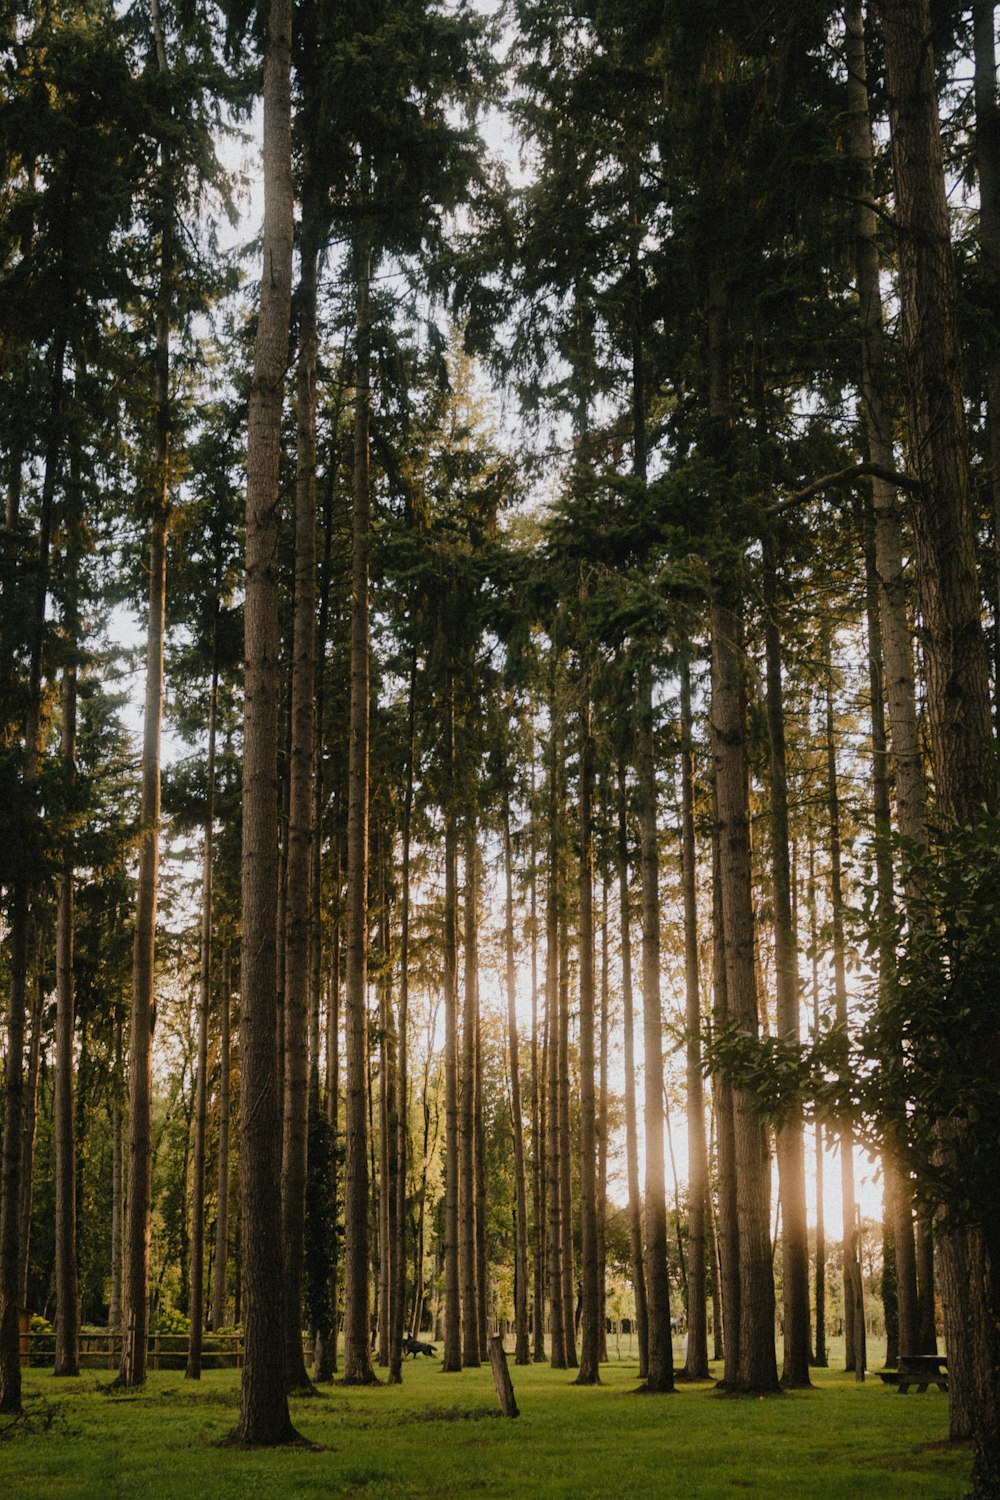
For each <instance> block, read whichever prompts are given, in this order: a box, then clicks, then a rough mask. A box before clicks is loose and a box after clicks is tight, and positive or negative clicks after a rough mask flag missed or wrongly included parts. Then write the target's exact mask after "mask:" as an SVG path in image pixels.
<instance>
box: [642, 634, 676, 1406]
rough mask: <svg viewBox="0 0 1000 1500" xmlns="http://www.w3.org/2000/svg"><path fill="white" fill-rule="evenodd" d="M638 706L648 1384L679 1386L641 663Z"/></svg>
mask: <svg viewBox="0 0 1000 1500" xmlns="http://www.w3.org/2000/svg"><path fill="white" fill-rule="evenodd" d="M637 692H638V707H637V714H636V721H637V723H636V769H637V772H638V777H639V837H640V870H641V876H642V1014H643V1044H644V1050H645V1064H644V1067H643V1076H644V1081H645V1101H644V1118H645V1124H646V1194H645V1197H646V1295H647V1298H648V1304H649V1370H648V1372H647V1375H646V1389H647V1390H650V1391H672V1390H673V1388H674V1357H673V1341H672V1337H671V1330H670V1282H669V1278H668V1272H667V1203H666V1176H665V1173H666V1167H665V1161H664V1153H663V1023H662V1018H661V1013H660V888H659V855H658V851H657V828H656V761H655V756H654V750H653V674H652V670H651V668H650V666H649V665H648V663H643V664H642V665H641V667H640V671H639V678H638V688H637Z"/></svg>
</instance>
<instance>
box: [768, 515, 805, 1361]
mask: <svg viewBox="0 0 1000 1500" xmlns="http://www.w3.org/2000/svg"><path fill="white" fill-rule="evenodd" d="M764 610H765V614H764V643H765V653H766V659H767V688H766V691H767V727H768V752H769V767H770V782H771V786H770V792H771V820H770V821H771V865H772V887H773V895H774V950H775V979H776V994H777V1027H778V1035H779V1036H780V1037H781V1039H782V1041H785V1042H788V1043H789V1044H790V1045H791V1046H793V1047H797V1046H798V1043H799V993H798V954H797V951H796V942H795V929H794V925H793V918H792V879H791V861H790V857H789V846H788V778H787V771H786V766H785V710H784V691H783V684H782V662H781V637H780V634H779V628H778V613H777V612H778V579H777V565H776V562H775V556H774V541H773V538H772V537H765V539H764ZM777 1146H778V1174H779V1181H780V1189H781V1265H782V1301H783V1309H782V1311H783V1326H784V1364H783V1368H782V1372H781V1384H782V1385H783V1386H784V1387H785V1388H786V1389H791V1390H794V1389H797V1388H802V1387H806V1386H808V1385H809V1384H810V1381H809V1352H810V1351H809V1342H810V1340H809V1241H808V1233H807V1230H806V1177H805V1153H804V1149H803V1140H802V1117H801V1112H800V1111H799V1110H798V1109H797V1108H796V1109H794V1111H793V1113H791V1114H790V1115H789V1116H788V1117H787V1118H786V1119H785V1120H784V1121H783V1123H782V1124H781V1125H780V1126H779V1128H778V1132H777Z"/></svg>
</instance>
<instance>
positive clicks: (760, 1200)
mask: <svg viewBox="0 0 1000 1500" xmlns="http://www.w3.org/2000/svg"><path fill="white" fill-rule="evenodd" d="M711 637H712V706H711V725H712V753H713V759H714V763H715V786H716V797H717V818H718V848H719V872H720V895H721V907H722V927H723V932H724V938H725V973H726V1017H727V1020H728V1023H729V1025H730V1026H731V1027H733V1028H735V1029H736V1030H738V1031H742V1032H745V1033H746V1034H747V1035H750V1036H752V1037H756V1036H757V1035H758V1034H759V1025H760V1023H759V1013H758V1008H757V985H756V975H755V971H754V948H755V944H754V921H753V902H752V888H751V863H750V820H749V810H748V802H747V799H748V786H747V768H746V759H745V737H746V727H745V714H744V687H743V669H742V655H741V645H740V628H739V622H738V618H737V615H736V613H735V612H734V610H733V609H732V608H731V607H730V605H729V604H727V603H724V602H723V601H722V600H721V599H716V601H715V602H714V603H713V605H712V608H711ZM732 1098H733V1147H734V1159H733V1166H734V1168H735V1172H734V1182H735V1187H736V1216H737V1225H738V1234H739V1251H738V1265H739V1317H740V1324H739V1361H738V1366H737V1384H738V1387H739V1389H741V1390H745V1391H751V1392H766V1391H772V1390H775V1389H777V1386H778V1375H777V1365H776V1360H775V1348H774V1277H773V1271H772V1263H771V1238H770V1223H769V1220H770V1163H769V1156H768V1145H767V1134H766V1131H765V1128H764V1124H763V1122H762V1120H761V1118H760V1115H759V1113H758V1111H757V1108H756V1101H755V1099H754V1098H753V1096H752V1093H751V1091H750V1090H748V1089H747V1088H745V1087H742V1086H740V1087H737V1086H734V1087H733V1089H732ZM726 1325H727V1326H726V1342H727V1345H728V1342H729V1339H730V1337H731V1334H732V1323H731V1320H730V1318H729V1316H728V1313H727V1316H726ZM727 1353H728V1349H727Z"/></svg>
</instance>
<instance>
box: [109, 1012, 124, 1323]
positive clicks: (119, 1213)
mask: <svg viewBox="0 0 1000 1500" xmlns="http://www.w3.org/2000/svg"><path fill="white" fill-rule="evenodd" d="M112 1089H113V1094H112V1104H111V1295H110V1298H109V1302H108V1329H109V1331H110V1332H111V1333H112V1334H113V1335H115V1336H116V1337H118V1338H120V1337H121V1332H122V1228H123V1225H124V1217H125V1153H124V1143H123V1141H122V1125H123V1122H122V1093H123V1080H122V1015H121V1002H116V1004H115V1056H114V1076H113V1079H112Z"/></svg>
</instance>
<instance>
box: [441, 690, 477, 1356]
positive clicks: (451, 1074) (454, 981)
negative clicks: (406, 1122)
mask: <svg viewBox="0 0 1000 1500" xmlns="http://www.w3.org/2000/svg"><path fill="white" fill-rule="evenodd" d="M447 735H448V788H447V792H446V798H445V808H444V1027H445V1063H444V1069H445V1230H444V1278H445V1307H444V1365H443V1368H444V1369H445V1371H456V1370H460V1369H461V1368H462V1305H461V1291H460V1281H461V1267H460V1261H461V1257H460V1253H459V1220H460V1217H461V1215H460V1208H461V1204H460V1201H459V1199H460V1193H461V1175H460V1163H459V1155H460V1148H459V1107H458V890H457V886H458V872H457V869H456V865H457V861H458V847H457V845H458V840H457V835H456V829H455V815H454V808H453V798H454V769H455V696H454V684H453V683H451V682H449V687H448V724H447ZM465 1316H466V1317H467V1318H472V1317H474V1316H475V1309H474V1308H473V1307H469V1306H468V1305H466V1308H465Z"/></svg>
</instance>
